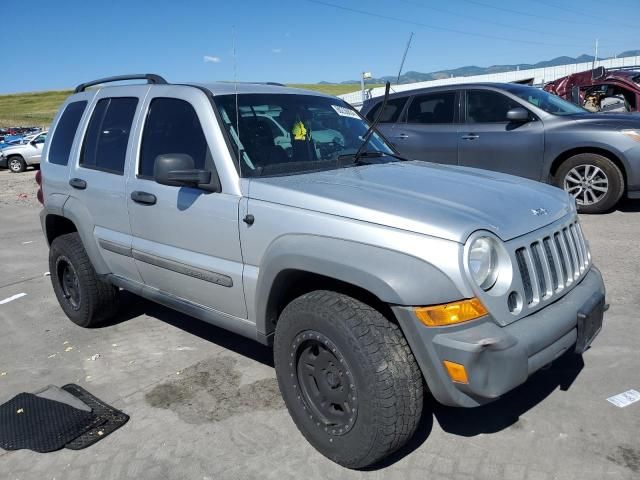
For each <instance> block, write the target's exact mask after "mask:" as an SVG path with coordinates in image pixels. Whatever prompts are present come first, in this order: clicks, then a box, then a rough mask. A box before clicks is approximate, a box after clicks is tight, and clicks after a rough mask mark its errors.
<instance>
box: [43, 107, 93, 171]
mask: <svg viewBox="0 0 640 480" xmlns="http://www.w3.org/2000/svg"><path fill="white" fill-rule="evenodd" d="M85 108H87V102H86V101H82V102H72V103H70V104H69V105H67V108H65V109H64V112H63V113H62V116H61V117H60V121H59V122H58V126H57V127H56V130H55V135H54V136H53V140H52V141H51V146H50V147H49V158H48V160H49V163H55V164H56V165H67V163H68V162H69V154H70V153H71V146H72V145H73V139H74V137H75V136H76V130H77V129H78V124H79V123H80V119H81V118H82V114H83V113H84V109H85Z"/></svg>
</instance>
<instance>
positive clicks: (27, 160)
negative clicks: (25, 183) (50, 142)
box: [0, 132, 47, 173]
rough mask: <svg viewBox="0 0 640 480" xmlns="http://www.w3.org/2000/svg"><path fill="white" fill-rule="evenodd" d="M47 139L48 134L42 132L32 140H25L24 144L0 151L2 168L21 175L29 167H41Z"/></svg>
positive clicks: (9, 146) (0, 165)
mask: <svg viewBox="0 0 640 480" xmlns="http://www.w3.org/2000/svg"><path fill="white" fill-rule="evenodd" d="M25 138H26V137H25ZM46 139H47V132H42V133H39V134H37V135H35V136H34V137H33V139H32V140H26V139H25V141H23V142H22V141H21V142H20V143H18V144H15V145H8V146H6V147H4V148H2V149H0V167H2V168H8V169H9V170H11V171H12V172H13V173H19V172H24V171H25V170H26V169H27V166H30V165H39V164H40V157H41V156H42V147H43V146H44V143H45V140H46Z"/></svg>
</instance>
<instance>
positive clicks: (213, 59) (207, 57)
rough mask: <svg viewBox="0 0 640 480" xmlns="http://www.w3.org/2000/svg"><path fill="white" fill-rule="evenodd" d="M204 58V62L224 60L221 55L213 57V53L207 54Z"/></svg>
mask: <svg viewBox="0 0 640 480" xmlns="http://www.w3.org/2000/svg"><path fill="white" fill-rule="evenodd" d="M202 59H203V60H204V63H207V62H210V63H220V62H221V61H222V60H221V59H220V57H212V56H211V55H205V56H204V57H203V58H202Z"/></svg>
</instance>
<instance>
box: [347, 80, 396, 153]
mask: <svg viewBox="0 0 640 480" xmlns="http://www.w3.org/2000/svg"><path fill="white" fill-rule="evenodd" d="M390 88H391V83H390V82H387V83H386V85H385V86H384V100H383V101H382V106H381V107H380V110H378V114H377V115H376V118H375V119H374V120H373V123H372V124H371V125H369V129H368V130H367V132H366V133H365V134H364V137H362V144H361V145H360V147H359V148H358V150H356V154H355V155H354V158H353V163H356V164H357V163H358V161H359V160H360V157H361V156H362V154H363V152H364V151H365V148H366V147H367V144H368V143H369V138H371V135H372V134H373V130H374V129H375V128H376V125H378V122H379V121H380V118H381V117H382V114H383V113H384V109H385V108H386V106H387V100H389V89H390Z"/></svg>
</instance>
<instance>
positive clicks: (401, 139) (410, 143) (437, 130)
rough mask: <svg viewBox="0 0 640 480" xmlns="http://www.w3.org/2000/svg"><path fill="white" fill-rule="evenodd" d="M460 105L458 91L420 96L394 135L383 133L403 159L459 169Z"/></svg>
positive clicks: (412, 101)
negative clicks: (456, 166) (458, 114)
mask: <svg viewBox="0 0 640 480" xmlns="http://www.w3.org/2000/svg"><path fill="white" fill-rule="evenodd" d="M456 105H457V101H456V92H455V91H449V92H435V93H428V94H424V95H416V96H415V97H413V98H412V99H411V100H410V103H409V106H408V108H407V112H406V116H405V118H404V119H401V121H399V122H397V123H396V124H395V125H394V127H393V130H392V131H387V130H383V133H384V134H385V135H386V136H387V137H388V138H389V140H390V141H391V142H392V143H393V145H394V146H395V147H396V148H397V149H398V151H399V152H400V154H401V155H402V156H403V157H406V158H408V159H410V160H425V161H428V162H436V163H446V164H449V165H455V164H456V163H458V128H459V125H458V124H457V122H456V116H457V107H456ZM403 120H404V121H403Z"/></svg>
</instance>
